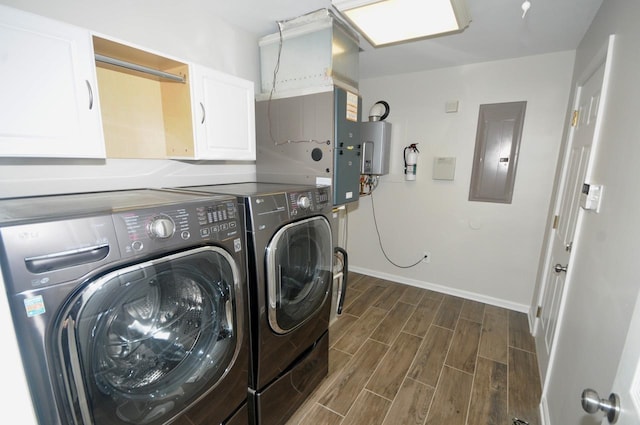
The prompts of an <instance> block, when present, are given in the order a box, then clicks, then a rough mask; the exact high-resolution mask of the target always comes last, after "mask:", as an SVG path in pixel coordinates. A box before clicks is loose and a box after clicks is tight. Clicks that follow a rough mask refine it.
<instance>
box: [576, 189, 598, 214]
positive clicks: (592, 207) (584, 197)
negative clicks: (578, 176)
mask: <svg viewBox="0 0 640 425" xmlns="http://www.w3.org/2000/svg"><path fill="white" fill-rule="evenodd" d="M602 190H603V187H602V185H601V184H588V183H584V184H583V185H582V191H581V193H580V206H581V207H582V208H583V209H585V210H587V211H595V212H600V204H601V202H602Z"/></svg>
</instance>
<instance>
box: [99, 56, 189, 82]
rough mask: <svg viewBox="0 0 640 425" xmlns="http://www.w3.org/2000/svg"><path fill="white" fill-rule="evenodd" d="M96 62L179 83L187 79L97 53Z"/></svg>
mask: <svg viewBox="0 0 640 425" xmlns="http://www.w3.org/2000/svg"><path fill="white" fill-rule="evenodd" d="M96 61H98V62H102V63H107V64H109V65H115V66H120V67H122V68H127V69H131V70H133V71H138V72H143V73H145V74H151V75H154V76H156V77H160V78H165V79H167V80H171V81H177V82H179V83H185V82H186V81H185V78H184V77H183V76H181V75H175V74H170V73H168V72H164V71H158V70H157V69H153V68H148V67H146V66H142V65H138V64H135V63H131V62H126V61H123V60H120V59H115V58H110V57H109V56H104V55H101V54H98V53H96Z"/></svg>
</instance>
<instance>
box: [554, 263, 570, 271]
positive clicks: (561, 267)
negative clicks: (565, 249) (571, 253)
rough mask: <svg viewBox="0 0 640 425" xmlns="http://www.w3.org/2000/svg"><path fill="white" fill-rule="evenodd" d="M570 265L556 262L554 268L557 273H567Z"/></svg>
mask: <svg viewBox="0 0 640 425" xmlns="http://www.w3.org/2000/svg"><path fill="white" fill-rule="evenodd" d="M568 266H569V265H568V264H567V265H566V266H563V265H562V264H556V265H555V266H553V270H554V271H555V272H556V273H560V272H565V273H566V272H567V267H568Z"/></svg>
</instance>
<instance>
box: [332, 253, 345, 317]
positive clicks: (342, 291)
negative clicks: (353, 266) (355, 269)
mask: <svg viewBox="0 0 640 425" xmlns="http://www.w3.org/2000/svg"><path fill="white" fill-rule="evenodd" d="M333 252H334V253H335V254H338V253H340V254H342V259H343V265H342V288H341V289H340V298H338V302H337V303H336V304H337V306H338V308H337V309H336V313H338V314H342V307H343V304H344V297H345V295H346V293H347V277H348V273H349V254H347V251H346V250H345V249H344V248H340V247H339V246H336V247H335V248H333Z"/></svg>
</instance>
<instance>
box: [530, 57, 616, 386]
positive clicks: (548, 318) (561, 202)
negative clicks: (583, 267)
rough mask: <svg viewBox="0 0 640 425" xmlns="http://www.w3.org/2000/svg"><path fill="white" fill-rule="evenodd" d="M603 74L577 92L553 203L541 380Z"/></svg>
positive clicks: (567, 272) (540, 339)
mask: <svg viewBox="0 0 640 425" xmlns="http://www.w3.org/2000/svg"><path fill="white" fill-rule="evenodd" d="M604 70H605V63H604V61H603V62H602V63H600V65H599V66H598V68H597V69H596V70H595V71H594V72H593V73H591V74H590V75H589V76H588V78H587V79H586V80H585V81H584V82H583V83H582V84H581V86H579V87H578V88H577V90H576V100H575V103H574V105H575V112H574V118H573V119H574V121H573V123H572V126H573V127H572V132H571V133H572V134H571V135H570V142H569V145H568V146H567V151H566V155H565V159H564V172H563V178H562V183H561V189H560V192H558V198H557V199H556V205H557V207H556V208H557V210H556V211H557V212H556V220H555V224H554V227H555V228H554V229H553V231H552V232H551V234H550V239H551V240H550V241H549V245H548V249H547V254H546V255H547V261H546V271H545V275H544V276H545V278H544V284H543V288H542V291H541V295H540V300H539V305H540V306H541V307H542V308H541V312H540V322H539V330H538V333H537V338H536V345H537V346H536V350H537V353H538V361H539V366H540V372H541V374H542V378H543V380H544V379H545V377H546V373H547V370H548V365H549V359H550V357H551V350H552V348H553V343H554V338H555V334H556V325H557V323H558V320H559V316H560V314H561V311H562V309H561V307H562V300H563V295H564V293H565V286H566V283H567V282H568V281H569V279H570V278H571V266H570V258H571V250H572V247H573V244H574V243H575V240H576V237H577V229H578V220H579V216H580V212H581V209H580V196H581V191H582V184H583V183H584V182H585V178H586V176H587V171H588V167H589V158H590V156H591V151H592V149H593V144H594V140H595V139H596V137H595V136H596V128H597V124H598V117H599V106H600V97H601V93H602V89H603V84H604V74H605V72H604Z"/></svg>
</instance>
